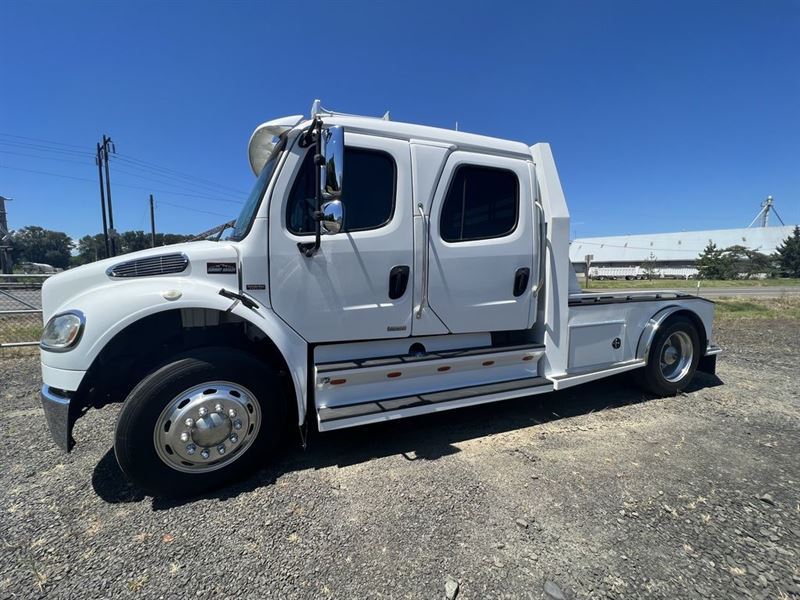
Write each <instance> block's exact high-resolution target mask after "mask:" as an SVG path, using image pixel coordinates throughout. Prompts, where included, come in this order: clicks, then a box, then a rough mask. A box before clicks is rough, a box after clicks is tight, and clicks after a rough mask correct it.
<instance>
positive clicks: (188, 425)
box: [183, 417, 194, 427]
mask: <svg viewBox="0 0 800 600" xmlns="http://www.w3.org/2000/svg"><path fill="white" fill-rule="evenodd" d="M183 424H184V425H186V426H187V427H191V426H192V425H194V419H192V418H191V417H189V418H188V419H186V420H185V421H184V422H183Z"/></svg>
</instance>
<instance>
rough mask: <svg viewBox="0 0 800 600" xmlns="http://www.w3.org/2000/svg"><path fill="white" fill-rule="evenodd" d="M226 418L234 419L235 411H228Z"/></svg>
mask: <svg viewBox="0 0 800 600" xmlns="http://www.w3.org/2000/svg"><path fill="white" fill-rule="evenodd" d="M228 416H229V417H230V418H231V419H232V418H234V417H235V416H236V411H235V410H233V409H230V410H229V411H228Z"/></svg>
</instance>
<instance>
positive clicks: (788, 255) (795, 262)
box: [775, 225, 800, 277]
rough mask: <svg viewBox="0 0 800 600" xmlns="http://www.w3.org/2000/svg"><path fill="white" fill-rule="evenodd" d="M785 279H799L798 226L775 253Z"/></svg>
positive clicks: (799, 236) (799, 235)
mask: <svg viewBox="0 0 800 600" xmlns="http://www.w3.org/2000/svg"><path fill="white" fill-rule="evenodd" d="M775 256H776V258H777V259H778V263H779V264H780V269H781V272H782V273H783V275H784V276H785V277H800V226H797V225H795V228H794V231H793V232H792V234H791V235H790V236H789V237H788V238H786V239H785V240H784V241H783V243H782V244H781V245H780V246H778V248H777V252H776V253H775Z"/></svg>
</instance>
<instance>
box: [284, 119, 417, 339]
mask: <svg viewBox="0 0 800 600" xmlns="http://www.w3.org/2000/svg"><path fill="white" fill-rule="evenodd" d="M313 153H314V150H313V148H311V149H308V148H300V147H299V144H294V146H293V148H292V149H291V150H290V152H289V155H288V156H287V159H286V162H285V164H284V166H283V168H282V169H281V173H280V174H279V176H278V181H277V182H276V187H275V191H274V192H273V195H272V200H271V203H270V208H269V261H270V265H269V272H270V299H271V303H272V307H273V309H274V310H275V312H276V313H277V314H278V315H279V316H280V317H281V318H282V319H283V320H284V321H286V322H287V323H288V324H289V325H290V326H291V327H292V328H293V329H294V330H295V331H297V332H298V333H299V334H300V335H302V336H303V337H304V338H305V339H306V340H308V341H310V342H332V341H342V340H365V339H378V338H389V337H403V336H407V335H409V333H410V328H411V315H412V290H411V283H410V282H411V281H412V276H411V272H410V271H411V269H412V267H413V227H412V219H413V217H412V211H411V174H410V151H409V146H408V143H407V142H403V141H400V140H390V139H385V138H379V137H374V136H369V135H362V134H356V133H351V132H345V155H344V177H343V185H342V204H343V205H344V226H343V229H342V231H341V232H339V233H336V234H330V235H325V234H323V236H322V243H321V247H320V249H319V251H318V252H317V253H316V254H315V255H314V256H311V257H306V256H305V255H304V254H303V253H301V252H300V250H299V249H298V246H297V244H298V243H300V242H302V243H307V242H310V241H313V239H314V227H315V223H314V220H313V210H314V193H315V190H314V186H315V180H314V179H315V178H314V165H313Z"/></svg>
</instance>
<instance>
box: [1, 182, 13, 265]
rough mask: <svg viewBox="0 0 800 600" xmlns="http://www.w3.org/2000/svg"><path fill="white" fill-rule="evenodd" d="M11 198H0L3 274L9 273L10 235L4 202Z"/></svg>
mask: <svg viewBox="0 0 800 600" xmlns="http://www.w3.org/2000/svg"><path fill="white" fill-rule="evenodd" d="M9 200H11V198H6V197H5V196H0V271H2V272H3V273H5V274H9V273H11V269H12V266H13V265H12V264H11V234H10V233H9V231H8V220H7V218H6V202H7V201H9Z"/></svg>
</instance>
